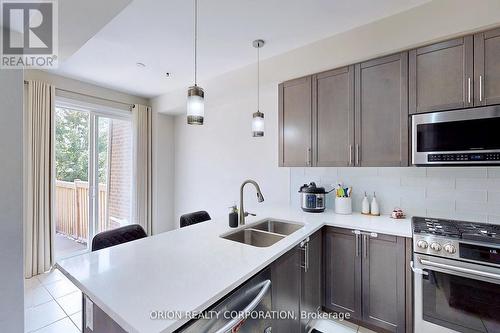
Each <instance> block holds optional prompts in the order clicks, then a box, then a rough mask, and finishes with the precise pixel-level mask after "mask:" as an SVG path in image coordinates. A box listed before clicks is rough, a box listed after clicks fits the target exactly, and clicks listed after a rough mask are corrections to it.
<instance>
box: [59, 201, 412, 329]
mask: <svg viewBox="0 0 500 333" xmlns="http://www.w3.org/2000/svg"><path fill="white" fill-rule="evenodd" d="M256 211H257V213H258V216H256V217H251V218H247V225H246V226H248V225H249V224H252V223H254V222H257V221H260V220H262V219H265V218H274V219H280V220H288V221H291V222H300V223H303V224H304V227H303V228H301V229H299V230H298V231H296V232H294V233H293V234H291V235H289V236H287V237H285V238H284V239H282V240H280V241H279V242H277V243H275V244H274V245H272V246H270V247H265V248H259V247H253V246H249V245H246V244H241V243H238V242H234V241H231V240H226V239H223V238H221V237H220V235H221V234H224V233H227V232H228V231H230V230H236V229H231V228H229V226H228V219H227V216H225V217H222V218H215V219H213V220H211V221H207V222H204V223H199V224H196V225H192V226H189V227H186V228H182V229H176V230H172V231H169V232H164V233H161V234H158V235H155V236H152V237H148V238H144V239H140V240H137V241H134V242H130V243H125V244H121V245H118V246H114V247H111V248H107V249H103V250H100V251H96V252H92V253H88V254H83V255H80V256H77V257H73V258H70V259H66V260H63V261H61V262H59V263H58V264H56V267H57V268H58V269H59V270H61V272H62V273H63V274H64V275H66V276H67V277H68V278H69V279H70V280H71V281H72V282H73V283H74V284H75V285H76V286H77V287H78V288H79V289H80V290H81V291H82V292H83V293H84V294H86V295H87V296H88V297H89V298H90V299H91V300H92V301H93V302H94V303H95V304H96V305H97V306H99V307H100V308H101V309H102V310H103V311H105V312H106V313H107V314H108V315H109V316H110V317H111V318H112V319H113V320H114V321H116V322H117V323H118V324H119V325H120V326H121V327H122V328H123V329H124V330H126V331H128V332H137V333H143V332H147V333H154V332H162V333H163V332H173V331H174V330H176V329H178V328H179V327H181V326H182V325H183V324H185V323H186V322H187V321H188V319H177V318H175V319H168V320H165V319H151V313H152V312H153V311H165V312H177V313H184V312H199V311H203V310H205V309H207V308H208V307H210V306H211V305H212V304H214V303H215V302H217V301H218V300H219V299H221V298H222V297H224V296H225V295H226V294H228V293H229V292H231V291H232V290H233V289H235V288H236V287H238V286H239V285H240V284H242V283H243V282H245V281H246V280H248V279H249V278H250V277H252V276H253V275H254V274H256V273H258V272H259V271H260V270H262V269H263V268H265V267H266V266H268V265H269V264H271V263H272V262H273V261H275V260H276V259H277V258H279V257H280V256H281V255H282V254H284V253H286V252H287V251H289V250H290V249H292V248H293V247H294V246H296V245H297V244H298V243H299V242H300V241H301V240H303V239H304V238H306V237H307V236H310V235H312V234H313V233H314V232H316V231H317V230H319V229H321V228H322V227H323V226H325V225H327V226H336V227H341V228H349V229H359V230H363V231H369V232H377V233H382V234H389V235H395V236H402V237H412V232H411V221H410V219H409V218H407V219H402V220H394V219H391V218H390V217H389V216H365V215H361V214H359V213H354V214H352V215H338V214H335V213H333V212H328V211H327V212H325V213H304V212H302V211H301V210H300V208H295V207H287V206H265V205H262V206H261V207H260V209H258V210H256Z"/></svg>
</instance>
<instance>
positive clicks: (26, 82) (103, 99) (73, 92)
mask: <svg viewBox="0 0 500 333" xmlns="http://www.w3.org/2000/svg"><path fill="white" fill-rule="evenodd" d="M24 84H28V81H27V80H24ZM56 90H59V91H65V92H69V93H72V94H77V95H81V96H85V97H90V98H95V99H100V100H102V101H107V102H112V103H118V104H123V105H128V106H129V107H130V108H131V109H133V108H134V107H135V105H134V104H129V103H124V102H120V101H115V100H112V99H107V98H102V97H97V96H92V95H87V94H82V93H79V92H75V91H71V90H66V89H61V88H57V87H56Z"/></svg>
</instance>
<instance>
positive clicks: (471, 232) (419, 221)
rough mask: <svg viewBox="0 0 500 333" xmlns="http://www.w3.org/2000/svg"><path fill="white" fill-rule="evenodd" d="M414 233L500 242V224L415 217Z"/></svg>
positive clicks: (482, 241) (483, 241) (484, 241)
mask: <svg viewBox="0 0 500 333" xmlns="http://www.w3.org/2000/svg"><path fill="white" fill-rule="evenodd" d="M413 233H414V234H420V235H429V236H440V237H447V238H453V239H463V240H470V241H474V242H481V243H490V244H491V243H493V244H500V225H494V224H486V223H475V222H465V221H455V220H446V219H434V218H426V217H413Z"/></svg>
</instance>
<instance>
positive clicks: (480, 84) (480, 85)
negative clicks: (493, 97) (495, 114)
mask: <svg viewBox="0 0 500 333" xmlns="http://www.w3.org/2000/svg"><path fill="white" fill-rule="evenodd" d="M479 101H480V102H482V101H483V76H482V75H479Z"/></svg>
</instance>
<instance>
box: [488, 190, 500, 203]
mask: <svg viewBox="0 0 500 333" xmlns="http://www.w3.org/2000/svg"><path fill="white" fill-rule="evenodd" d="M487 193H488V202H491V203H496V204H499V205H500V189H498V191H488V192H487Z"/></svg>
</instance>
